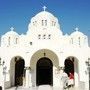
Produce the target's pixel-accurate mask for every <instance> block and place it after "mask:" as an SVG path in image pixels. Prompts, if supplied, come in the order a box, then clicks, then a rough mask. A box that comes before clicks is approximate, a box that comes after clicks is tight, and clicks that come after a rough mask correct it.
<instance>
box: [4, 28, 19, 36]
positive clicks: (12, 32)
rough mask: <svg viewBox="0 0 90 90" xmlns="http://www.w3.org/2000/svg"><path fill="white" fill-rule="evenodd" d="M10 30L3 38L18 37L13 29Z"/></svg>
mask: <svg viewBox="0 0 90 90" xmlns="http://www.w3.org/2000/svg"><path fill="white" fill-rule="evenodd" d="M10 29H11V31H9V32H7V33H6V34H5V36H19V34H18V33H16V32H15V31H14V28H13V27H11V28H10Z"/></svg>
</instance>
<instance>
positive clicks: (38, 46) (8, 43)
mask: <svg viewBox="0 0 90 90" xmlns="http://www.w3.org/2000/svg"><path fill="white" fill-rule="evenodd" d="M10 29H11V30H10V31H8V32H7V33H5V34H4V35H2V36H1V40H0V86H1V87H5V88H10V87H15V86H24V87H37V86H39V85H51V86H53V87H62V84H61V75H62V70H63V71H65V72H66V73H67V75H68V76H69V73H73V75H74V87H78V86H80V85H82V86H84V87H86V88H88V84H89V83H88V82H89V74H88V70H87V67H88V66H87V65H86V63H85V62H86V61H88V60H89V59H90V47H89V44H88V37H87V36H86V35H85V34H83V33H82V32H80V31H79V29H78V28H77V27H76V28H75V30H74V32H73V33H71V34H70V35H68V34H63V32H62V30H61V28H60V24H59V22H58V19H57V18H56V17H55V16H54V15H53V14H51V13H50V12H48V11H47V10H46V7H44V10H43V11H41V12H39V13H38V14H36V15H35V16H34V17H32V18H31V21H30V23H29V25H28V30H27V32H26V34H21V35H19V34H18V33H17V32H15V30H14V28H13V27H12V28H10ZM85 90H86V89H85Z"/></svg>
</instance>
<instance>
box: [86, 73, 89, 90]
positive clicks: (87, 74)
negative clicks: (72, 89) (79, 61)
mask: <svg viewBox="0 0 90 90" xmlns="http://www.w3.org/2000/svg"><path fill="white" fill-rule="evenodd" d="M85 72H86V79H85V90H89V73H88V71H85Z"/></svg>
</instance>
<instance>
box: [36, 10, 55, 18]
mask: <svg viewBox="0 0 90 90" xmlns="http://www.w3.org/2000/svg"><path fill="white" fill-rule="evenodd" d="M35 17H40V18H42V17H48V18H55V17H54V15H53V14H51V13H50V12H48V11H42V12H40V13H38V14H37V15H36V16H35Z"/></svg>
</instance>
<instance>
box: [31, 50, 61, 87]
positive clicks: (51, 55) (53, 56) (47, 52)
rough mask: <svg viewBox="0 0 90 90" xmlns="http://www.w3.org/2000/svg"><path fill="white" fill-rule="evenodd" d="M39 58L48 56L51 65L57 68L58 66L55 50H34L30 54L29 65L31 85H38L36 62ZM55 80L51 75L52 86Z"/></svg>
mask: <svg viewBox="0 0 90 90" xmlns="http://www.w3.org/2000/svg"><path fill="white" fill-rule="evenodd" d="M41 58H48V59H49V60H50V61H51V62H52V64H53V67H56V68H58V66H59V58H58V56H57V54H56V53H55V52H53V51H52V50H49V49H40V50H38V51H36V52H35V53H34V54H33V55H32V57H31V60H30V67H31V72H32V73H31V82H32V86H37V85H38V84H37V62H39V60H40V59H41ZM43 60H44V59H43ZM43 63H44V62H43ZM53 76H54V74H53V75H52V77H53ZM55 80H56V79H55V77H53V82H52V84H53V85H54V86H55V85H56V83H54V82H55ZM52 84H51V85H52Z"/></svg>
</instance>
